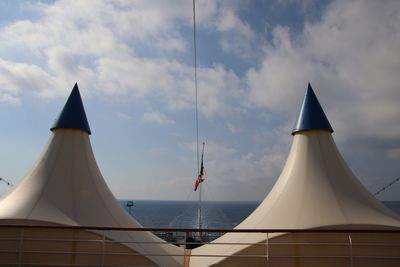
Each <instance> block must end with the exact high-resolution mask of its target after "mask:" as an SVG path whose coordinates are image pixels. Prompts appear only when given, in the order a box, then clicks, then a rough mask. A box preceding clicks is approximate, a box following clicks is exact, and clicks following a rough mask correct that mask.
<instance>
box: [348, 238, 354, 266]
mask: <svg viewBox="0 0 400 267" xmlns="http://www.w3.org/2000/svg"><path fill="white" fill-rule="evenodd" d="M349 245H350V267H353V243H352V241H351V233H349Z"/></svg>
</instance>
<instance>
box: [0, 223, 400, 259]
mask: <svg viewBox="0 0 400 267" xmlns="http://www.w3.org/2000/svg"><path fill="white" fill-rule="evenodd" d="M364 227H365V229H225V228H208V229H197V228H138V227H104V226H103V227H98V226H69V225H45V224H40V225H39V224H0V229H6V228H14V229H20V231H17V232H16V233H15V236H13V237H10V236H4V237H1V236H0V242H3V241H5V242H15V243H16V244H17V245H16V246H15V248H14V249H7V248H5V247H3V248H2V249H0V257H1V255H2V253H14V254H16V255H18V259H17V260H15V261H14V262H7V263H4V262H1V261H0V266H4V265H6V266H10V265H13V266H22V265H23V266H29V265H30V264H31V263H29V262H23V261H24V258H23V256H24V254H25V253H26V254H37V255H55V254H58V255H72V256H79V255H91V256H94V257H98V259H100V261H101V266H103V267H105V266H112V265H109V264H108V265H106V264H105V259H106V256H146V257H172V256H174V257H182V258H186V257H199V258H204V257H213V258H218V259H221V258H262V259H265V261H266V263H267V265H266V266H269V263H270V261H271V260H274V259H282V258H286V259H311V258H312V259H332V258H337V259H349V266H353V264H354V262H355V260H356V259H382V260H395V261H396V263H397V262H399V266H400V252H399V253H398V254H396V253H395V254H393V255H390V254H386V255H384V254H382V255H375V254H374V255H357V254H355V253H354V246H362V247H364V248H365V247H367V246H375V247H387V248H390V249H392V248H399V251H400V228H392V229H368V228H367V227H368V226H364ZM27 229H52V230H82V231H90V232H92V233H93V234H95V235H98V239H96V238H94V237H90V236H87V237H85V238H82V237H81V238H71V237H62V236H61V237H60V236H54V238H51V237H49V236H38V237H32V236H26V233H28V232H29V231H27ZM51 232H52V233H54V232H53V231H51ZM112 232H127V233H128V232H129V233H131V232H163V233H181V234H182V236H179V237H180V238H183V243H182V242H166V241H158V240H154V241H140V240H138V241H135V240H132V239H131V240H118V241H115V240H112V239H110V237H109V236H108V235H107V233H112ZM189 233H218V234H222V233H233V234H234V233H249V234H251V233H259V234H260V233H262V234H265V238H266V240H265V241H261V242H224V241H218V240H216V241H212V242H188V241H187V240H186V237H187V236H188V234H189ZM279 233H280V234H313V233H328V234H343V235H339V236H340V237H347V241H345V240H346V239H342V240H340V239H339V240H336V241H332V242H329V241H321V240H315V242H313V241H304V240H298V241H293V242H290V241H288V240H274V241H273V242H271V240H272V238H274V237H272V236H271V235H270V234H279ZM356 234H390V235H396V236H397V235H398V239H396V241H393V242H392V241H391V242H388V243H386V242H382V241H379V240H377V242H371V241H368V240H363V241H358V242H354V239H353V235H354V236H356ZM274 236H275V235H274ZM333 236H335V235H333ZM339 236H338V237H339ZM123 239H124V238H123ZM397 240H399V241H397ZM32 241H39V242H76V243H77V244H78V243H79V242H82V243H84V242H85V244H89V243H99V244H101V247H99V248H100V249H98V250H94V251H91V250H74V251H71V250H68V249H65V248H64V249H54V250H53V249H47V250H43V249H40V248H36V247H25V242H32ZM53 244H55V243H53ZM108 244H117V245H118V244H122V245H127V246H128V245H130V244H136V245H151V244H158V245H166V244H175V245H184V246H186V245H191V244H192V245H199V244H201V245H204V244H211V245H213V246H224V245H229V246H235V245H238V246H261V247H264V246H265V251H264V253H262V254H255V253H250V254H246V255H244V254H240V253H239V254H234V255H226V254H224V253H215V254H209V253H204V254H198V253H195V254H193V253H192V254H191V253H188V252H187V250H186V249H184V250H182V253H181V254H171V253H170V254H168V253H165V254H164V253H159V252H157V253H155V252H154V251H153V252H146V253H139V252H136V251H130V252H121V251H119V252H118V251H107V250H106V247H107V246H108ZM332 245H334V246H337V247H345V246H349V249H348V253H345V254H342V255H340V254H341V252H340V251H337V253H336V254H338V255H330V254H326V255H323V254H315V255H313V254H301V255H296V254H293V253H292V254H291V253H283V254H275V255H274V253H273V251H272V250H271V248H272V247H281V248H282V247H284V246H304V247H312V246H321V247H325V246H332ZM96 246H97V245H96ZM40 265H42V266H48V265H47V264H40ZM51 266H76V265H74V264H70V265H63V264H62V263H57V264H51ZM79 266H82V265H81V264H79ZM85 266H86V265H85ZM87 266H99V265H98V264H92V265H90V264H89V265H87ZM115 266H117V265H115Z"/></svg>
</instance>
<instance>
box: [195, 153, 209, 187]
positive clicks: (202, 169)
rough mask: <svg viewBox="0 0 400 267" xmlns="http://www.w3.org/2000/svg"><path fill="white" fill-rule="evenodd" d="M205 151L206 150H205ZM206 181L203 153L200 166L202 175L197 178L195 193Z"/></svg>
mask: <svg viewBox="0 0 400 267" xmlns="http://www.w3.org/2000/svg"><path fill="white" fill-rule="evenodd" d="M203 149H204V148H203ZM205 179H206V173H205V171H204V164H203V153H202V154H201V165H200V173H199V176H198V177H197V179H196V181H195V182H194V191H196V190H197V188H198V187H199V186H200V184H201V183H202V182H204V180H205Z"/></svg>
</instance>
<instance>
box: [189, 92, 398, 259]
mask: <svg viewBox="0 0 400 267" xmlns="http://www.w3.org/2000/svg"><path fill="white" fill-rule="evenodd" d="M321 112H322V113H323V111H322V109H321V107H320V105H319V103H318V100H317V99H316V97H315V94H314V92H313V91H312V88H311V86H310V85H309V88H308V90H307V93H306V96H305V99H304V102H303V107H302V109H301V112H300V116H299V119H298V123H297V124H296V126H295V129H294V131H293V135H294V140H293V144H292V147H291V150H290V153H289V156H288V159H287V162H286V164H285V166H284V168H283V171H282V173H281V175H280V177H279V178H278V180H277V182H276V184H275V185H274V187H273V188H272V190H271V192H270V193H269V194H268V196H267V197H266V198H265V200H264V201H263V202H262V203H261V204H260V205H259V207H258V208H257V209H256V210H255V211H254V212H253V213H252V214H251V215H249V216H248V217H247V218H246V219H245V220H244V221H243V222H242V223H240V224H239V225H238V226H237V227H236V229H315V228H327V229H329V228H331V229H332V228H334V229H340V228H342V229H349V228H354V229H387V228H397V229H398V228H399V227H400V220H399V217H398V216H397V215H395V214H394V213H393V212H391V211H390V210H388V209H387V208H386V207H385V206H384V205H383V204H382V203H380V202H379V201H378V200H376V199H375V198H374V197H373V196H372V195H371V194H370V193H369V192H368V191H367V190H366V189H365V188H364V187H363V185H362V184H361V183H360V182H359V180H358V179H357V178H356V177H355V176H354V174H353V173H352V172H351V170H350V169H349V167H348V166H347V164H346V163H345V161H344V159H343V158H342V156H341V155H340V153H339V151H338V149H337V147H336V145H335V142H334V140H333V138H332V135H331V133H332V132H333V130H332V128H331V126H330V124H329V122H328V121H327V119H326V116H325V114H322V115H321V114H320V113H321ZM318 113H319V114H318ZM316 116H317V118H315V117H316ZM272 236H273V235H271V236H270V237H272ZM265 240H266V235H265V234H247V233H240V234H238V233H228V234H225V235H223V236H222V237H220V238H218V239H216V240H214V241H213V242H212V243H211V244H213V243H227V244H229V243H241V242H246V243H260V242H264V243H265ZM250 246H251V245H247V246H246V245H206V246H202V247H199V248H196V249H194V250H193V251H192V256H196V255H202V254H203V255H204V254H205V255H235V254H237V253H239V252H240V251H243V250H245V249H246V248H248V247H250ZM223 260H224V258H221V257H214V258H212V257H208V258H205V257H192V259H191V266H210V265H212V264H216V265H217V264H218V263H221V262H223ZM241 260H243V259H241ZM222 266H225V265H223V264H222ZM235 266H236V265H235ZM238 266H240V265H238ZM296 266H297V265H296Z"/></svg>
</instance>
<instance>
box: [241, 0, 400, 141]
mask: <svg viewBox="0 0 400 267" xmlns="http://www.w3.org/2000/svg"><path fill="white" fill-rule="evenodd" d="M399 21H400V5H398V3H397V1H385V2H374V1H334V2H333V3H332V4H331V5H330V6H328V7H327V9H326V13H324V14H323V16H322V19H321V21H318V22H315V23H307V24H306V25H305V29H304V31H303V32H302V33H300V34H299V35H293V34H292V32H290V30H289V29H288V28H284V27H276V28H275V29H274V31H273V41H272V42H271V43H270V44H268V45H267V47H266V48H265V50H266V54H265V58H264V60H263V61H262V65H261V67H259V68H253V69H251V70H250V71H249V72H248V73H247V81H248V85H249V87H250V94H249V101H250V103H251V104H252V105H256V106H259V107H262V108H267V109H268V110H270V111H271V112H273V113H276V114H291V116H293V117H294V116H295V114H296V112H297V111H298V109H299V106H300V101H301V98H302V96H303V94H304V91H305V89H306V86H307V82H308V81H311V84H312V85H313V87H314V89H315V91H316V94H317V96H318V97H319V99H320V101H321V103H322V105H323V107H324V109H325V111H326V113H327V115H328V117H329V118H330V120H331V123H332V125H333V127H334V129H335V130H337V132H338V134H337V137H338V138H339V139H340V140H344V139H351V138H354V137H355V136H357V137H360V136H370V137H377V136H380V138H387V137H390V138H394V137H395V136H398V133H399V131H400V124H399V123H398V122H399V121H400V106H399V105H398V102H399V100H400V90H399V84H400V76H399V75H398V73H400V54H399V53H398V51H400V23H399ZM345 136H346V137H345Z"/></svg>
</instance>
